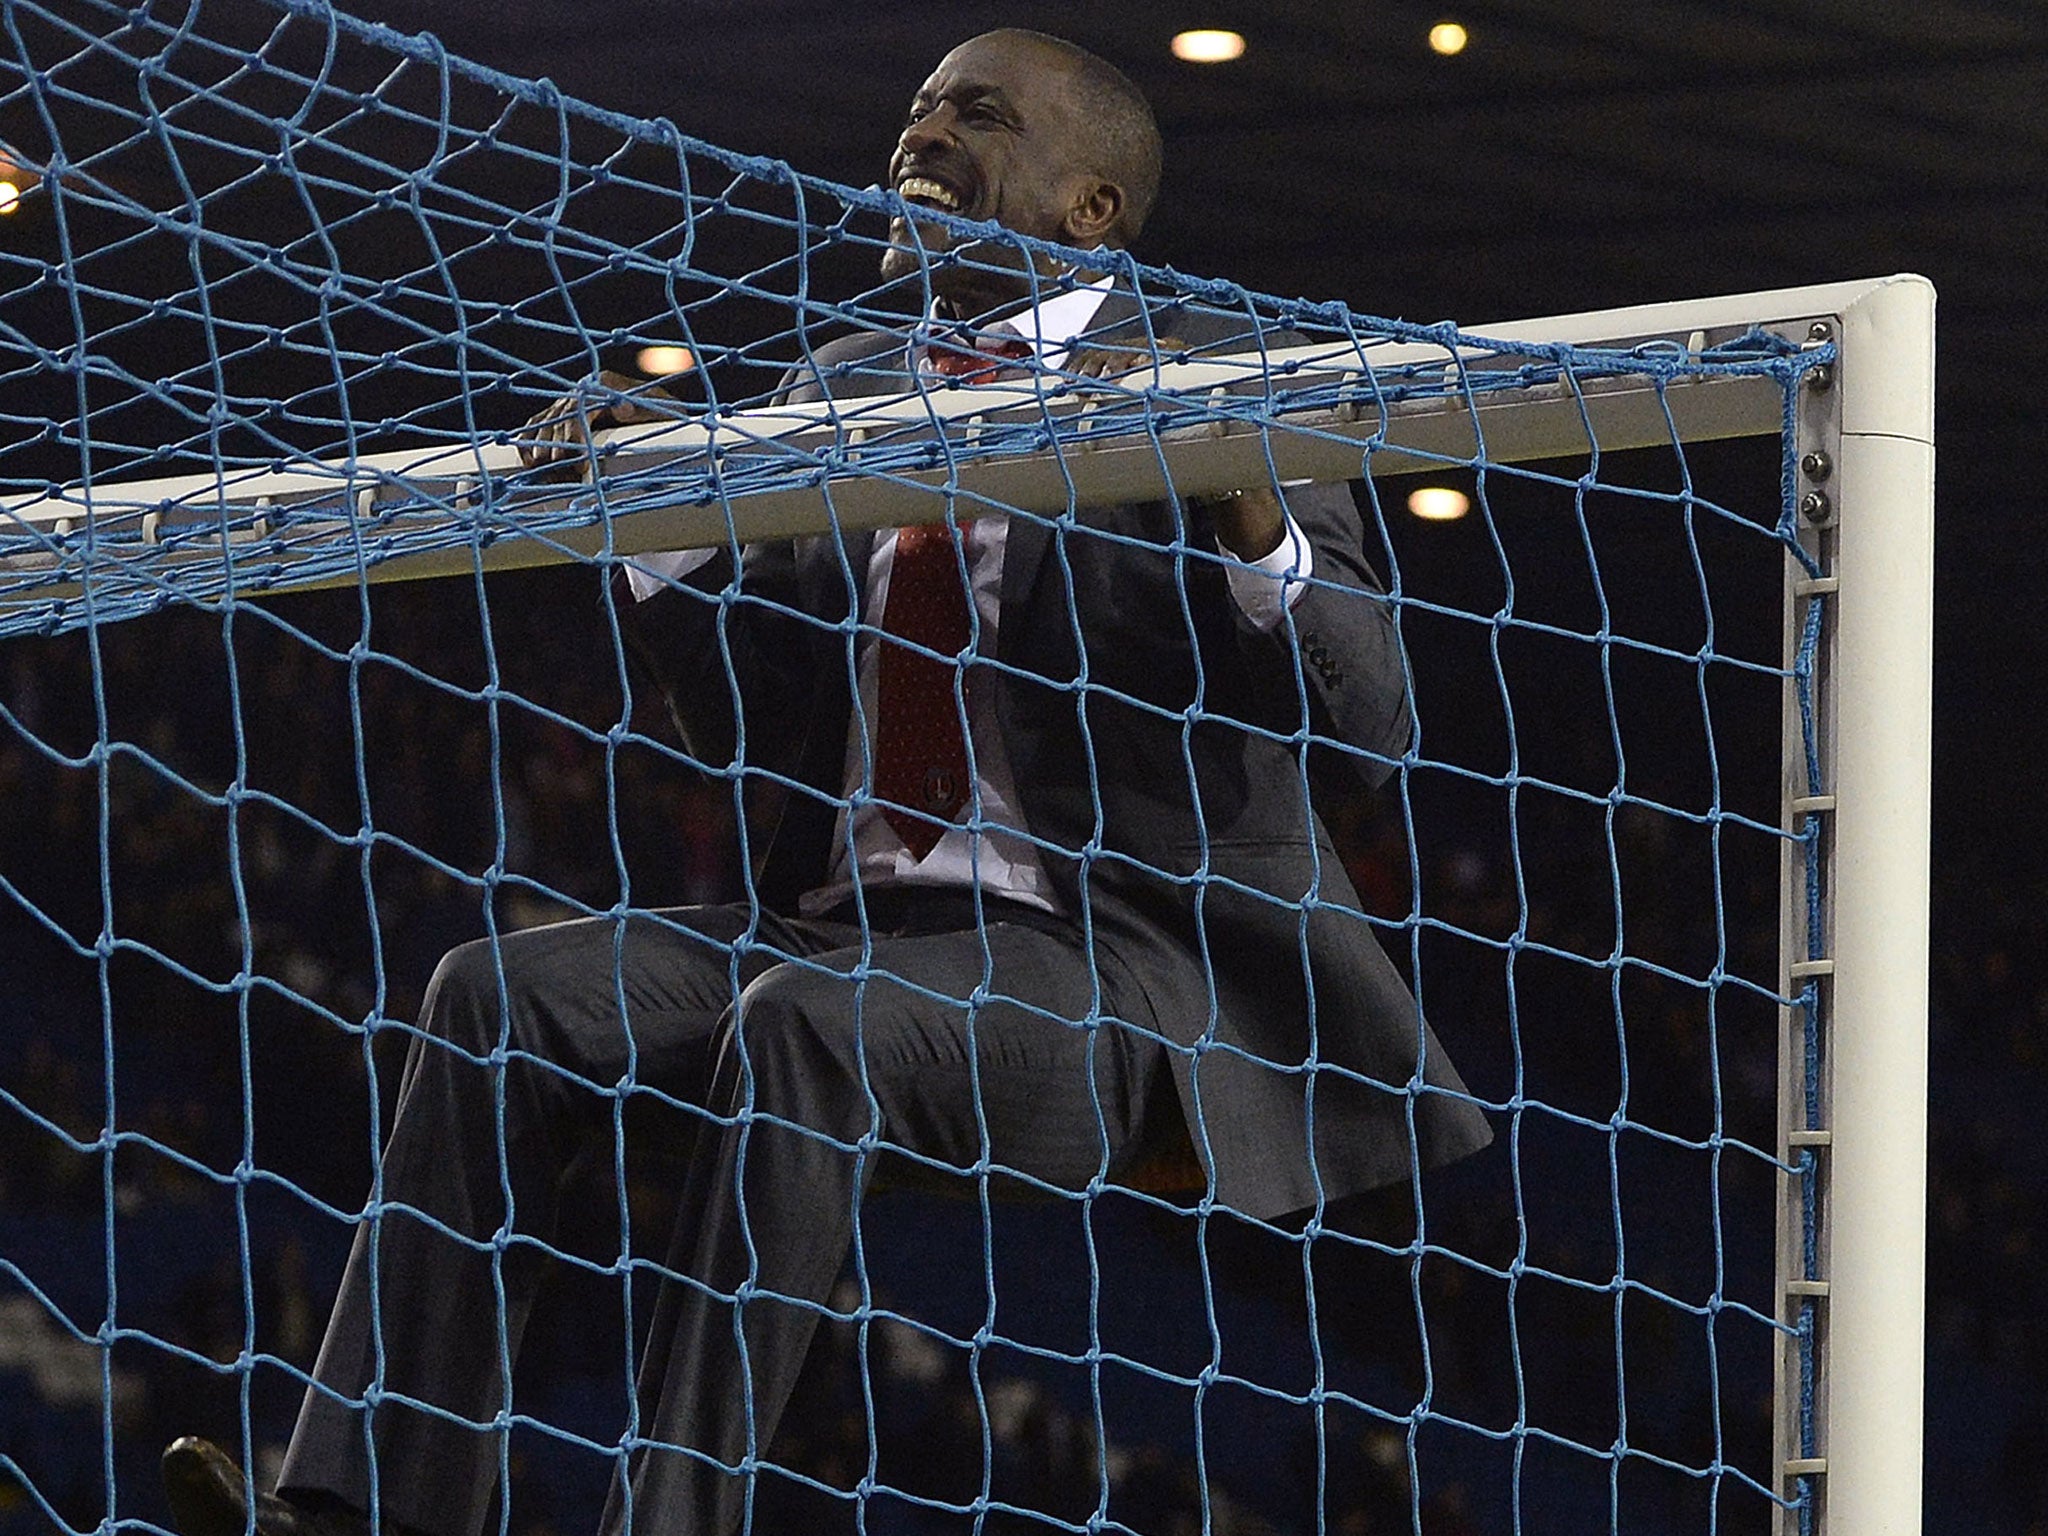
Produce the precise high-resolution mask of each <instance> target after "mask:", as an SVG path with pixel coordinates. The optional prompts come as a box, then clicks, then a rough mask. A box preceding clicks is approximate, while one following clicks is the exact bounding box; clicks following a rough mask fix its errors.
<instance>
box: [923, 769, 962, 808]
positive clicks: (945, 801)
mask: <svg viewBox="0 0 2048 1536" xmlns="http://www.w3.org/2000/svg"><path fill="white" fill-rule="evenodd" d="M958 788H959V786H958V785H957V784H956V783H955V782H954V779H953V772H952V770H951V769H949V768H943V767H940V766H938V765H936V764H934V765H933V766H932V767H929V768H927V769H925V771H924V808H925V809H926V810H928V811H945V810H949V809H951V807H952V805H953V797H954V794H955V793H956V791H957V790H958Z"/></svg>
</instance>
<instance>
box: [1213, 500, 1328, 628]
mask: <svg viewBox="0 0 2048 1536" xmlns="http://www.w3.org/2000/svg"><path fill="white" fill-rule="evenodd" d="M1281 515H1282V516H1283V517H1284V518H1286V535H1287V536H1286V537H1285V538H1283V539H1282V540H1281V541H1280V543H1279V545H1278V546H1277V547H1276V548H1275V549H1274V550H1273V552H1272V553H1271V554H1268V555H1261V556H1260V557H1259V558H1258V559H1256V560H1239V559H1237V558H1235V557H1234V556H1233V557H1228V558H1226V559H1225V560H1224V563H1223V574H1224V576H1225V577H1226V578H1227V579H1228V580H1229V582H1230V595H1231V596H1232V597H1234V598H1235V599H1237V606H1238V607H1239V608H1240V609H1242V610H1243V612H1244V616H1245V617H1246V618H1248V619H1250V620H1251V621H1252V625H1253V627H1254V628H1256V629H1261V630H1265V631H1267V632H1269V633H1270V632H1271V631H1273V630H1276V629H1278V628H1279V627H1280V620H1281V619H1282V618H1283V617H1284V616H1285V615H1286V613H1287V610H1288V609H1289V608H1292V607H1293V606H1294V605H1295V604H1296V603H1298V602H1300V601H1301V594H1302V593H1304V592H1306V591H1307V590H1308V578H1309V577H1310V576H1312V575H1313V574H1315V568H1316V552H1315V546H1314V545H1312V544H1310V543H1309V541H1308V538H1307V536H1306V535H1305V534H1303V533H1302V531H1301V529H1299V528H1298V527H1296V526H1295V522H1294V517H1293V515H1292V514H1291V513H1282V514H1281ZM1225 553H1226V556H1228V551H1226V552H1225Z"/></svg>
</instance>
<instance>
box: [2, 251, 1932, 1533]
mask: <svg viewBox="0 0 2048 1536" xmlns="http://www.w3.org/2000/svg"><path fill="white" fill-rule="evenodd" d="M1933 311H1934V295H1933V290H1932V288H1931V286H1930V285H1929V284H1928V283H1927V282H1926V281H1925V280H1924V279H1921V278H1918V277H1912V276H1899V277H1891V278H1885V279H1879V280H1872V281H1863V282H1852V283H1841V284H1833V285H1826V286H1819V287H1808V288H1794V289H1787V290H1781V291H1776V292H1769V293H1759V294H1748V295H1741V296H1735V297H1728V298H1719V299H1710V300H1703V301H1695V302H1677V303H1666V304H1656V305H1649V306H1644V307H1639V308H1630V309H1620V310H1612V311H1605V312H1598V313H1589V314H1579V315H1570V316H1563V317H1556V318H1550V319H1543V320H1533V321H1525V322H1518V323H1514V324H1504V325H1494V326H1474V327H1470V328H1466V329H1463V330H1459V331H1452V330H1450V329H1449V328H1448V327H1446V328H1444V329H1443V332H1442V339H1441V340H1403V341H1399V342H1390V341H1377V340H1375V341H1372V342H1370V343H1367V344H1359V343H1357V342H1355V341H1354V342H1351V343H1344V342H1341V341H1329V340H1325V341H1320V342H1317V343H1314V344H1312V345H1308V346H1303V347H1297V348H1293V349H1291V350H1289V351H1286V352H1277V351H1276V352H1269V353H1265V354H1257V353H1248V354H1243V355H1239V356H1234V357H1223V358H1202V359H1199V360H1170V359H1169V360H1162V361H1161V362H1159V363H1158V364H1157V365H1156V372H1154V371H1148V372H1146V373H1144V374H1141V375H1138V376H1132V377H1129V378H1126V379H1125V380H1124V381H1123V385H1124V388H1123V390H1122V391H1121V392H1118V391H1110V392H1107V393H1101V394H1077V393H1072V392H1066V391H1050V390H1048V388H1047V387H1046V384H1045V381H1044V380H1036V381H1026V382H1025V383H1022V384H1018V385H1005V384H998V385H990V386H986V387H978V388H969V389H959V390H954V391H948V392H934V393H931V394H929V395H925V394H920V395H917V396H910V397H901V398H890V399H880V400H858V401H849V402H842V403H837V404H830V405H815V406H805V407H784V408H774V409H759V410H745V411H739V412H734V413H731V414H706V413H702V412H698V413H696V414H693V415H690V416H689V417H688V418H687V419H684V420H681V421H678V422H674V423H661V424H657V425H650V426H636V427H630V428H624V429H620V430H617V431H614V432H611V433H608V434H605V435H604V436H603V438H602V439H601V441H600V444H599V448H598V450H597V451H598V453H599V454H601V455H602V456H604V460H605V463H606V467H607V471H608V472H607V474H606V475H605V476H604V477H603V478H601V479H600V480H598V481H597V482H596V483H595V484H594V485H585V484H577V485H569V486H563V485H555V486H532V485H528V484H525V483H523V482H522V481H521V480H520V479H519V478H518V477H517V472H518V467H519V466H518V457H517V448H516V446H515V444H514V443H513V442H512V441H511V438H512V436H513V435H514V434H510V433H501V434H498V436H497V439H496V440H493V441H484V442H478V443H461V444H442V445H439V446H436V447H433V448H431V449H428V450H409V451H399V452H380V453H376V454H371V455H365V456H362V457H358V458H355V459H351V460H348V461H347V462H340V463H331V464H306V463H301V464H294V465H290V466H288V467H284V468H277V469H272V468H268V467H264V468H256V469H246V470H245V469H229V468H223V469H222V470H221V471H220V472H218V473H214V474H206V475H192V476H182V477H177V478H172V479H160V480H153V481H147V482H129V483H107V484H90V485H79V484H72V485H66V486H53V487H52V488H50V489H49V490H48V491H46V492H45V493H44V494H42V495H40V496H15V497H13V498H11V499H9V500H7V501H5V502H0V633H7V632H8V631H9V628H10V622H9V621H10V620H13V621H17V622H19V621H21V620H22V617H23V616H24V615H26V614H30V613H33V612H49V611H53V610H52V605H53V604H54V605H60V606H61V605H76V604H79V603H81V602H82V603H83V604H84V605H85V606H86V607H88V608H90V607H92V606H93V605H94V604H95V603H98V602H105V601H108V600H112V601H113V604H114V607H116V608H121V607H122V606H123V605H126V606H127V607H129V608H133V607H137V606H149V605H153V604H155V603H160V602H164V601H183V600H187V599H192V600H198V601H202V602H204V601H211V600H214V599H216V598H218V597H219V596H220V595H222V594H224V593H226V592H228V591H230V590H232V591H234V592H236V593H243V594H261V593H263V592H268V591H279V590H286V589H292V588H298V587H306V586H317V585H335V584H340V583H352V582H354V581H356V580H358V579H362V578H367V579H370V580H385V579H396V578H403V577H416V576H429V575H435V574H445V573H451V572H463V573H468V572H471V571H474V570H476V569H478V568H480V567H482V568H499V567H515V566H527V565H535V564H542V563H548V562H553V561H560V560H565V559H572V558H577V557H582V556H590V555H594V554H598V553H608V554H610V555H614V556H618V555H630V554H635V553H640V552H645V551H651V550H662V549H676V548H684V547H692V546H706V545H724V544H726V543H728V542H729V541H734V540H737V541H741V542H744V541H747V540H750V539H754V538H761V537H773V536H790V535H796V534H804V533H818V532H826V531H829V530H830V529H832V528H833V527H834V526H837V527H839V528H840V529H842V530H853V529H858V528H872V527H881V526H888V525H895V524H904V523H909V522H917V521H929V520H936V519H939V518H942V517H944V516H946V515H948V513H949V511H950V510H951V509H953V508H954V507H956V506H960V507H963V508H964V507H965V506H966V505H967V504H969V503H979V502H982V501H986V502H988V503H989V504H991V505H993V504H995V503H996V502H998V501H999V502H1000V503H1001V504H1003V505H1006V506H1008V507H1013V508H1019V509H1022V510H1024V511H1027V512H1036V513H1043V514H1051V515H1057V514H1058V513H1060V512H1062V511H1065V510H1067V509H1069V508H1071V507H1074V506H1077V505H1089V504H1094V503H1099V502H1111V501H1126V500H1131V499H1135V498H1140V497H1146V496H1158V495H1162V494H1165V493H1166V488H1167V486H1168V484H1169V482H1170V484H1171V486H1172V488H1173V490H1174V491H1175V492H1177V493H1178V494H1180V495H1201V494H1205V493H1219V492H1223V491H1227V490H1230V489H1233V488H1237V487H1241V486H1243V485H1245V484H1248V483H1264V482H1265V481H1266V480H1267V478H1268V477H1269V476H1271V477H1277V478H1279V479H1282V480H1296V479H1322V480H1332V479H1342V480H1349V479H1354V478H1356V477H1357V476H1358V474H1359V469H1360V465H1361V459H1363V462H1364V465H1365V467H1366V469H1367V470H1368V471H1369V472H1370V473H1372V474H1373V475H1375V476H1378V475H1398V474H1402V473H1404V472H1411V471H1414V470H1417V469H1422V468H1428V467H1434V466H1436V465H1439V464H1442V463H1443V462H1445V461H1460V460H1467V461H1469V460H1471V459H1472V458H1473V456H1474V455H1475V454H1477V453H1479V452H1481V451H1482V450H1483V452H1484V454H1485V456H1486V460H1487V462H1489V463H1507V462H1519V461H1535V460H1544V459H1552V458H1560V457H1568V456H1574V455H1576V456H1581V457H1583V456H1584V455H1586V454H1587V453H1588V452H1589V451H1590V452H1598V453H1607V452H1614V451H1619V450H1623V449H1628V448H1636V447H1647V446H1654V445H1659V444H1667V443H1670V442H1672V441H1674V440H1677V441H1682V442H1687V443H1690V442H1696V441H1704V440H1710V439H1719V438H1729V437H1738V436H1771V437H1776V436H1779V435H1780V434H1782V433H1786V432H1789V433H1790V434H1791V436H1790V440H1789V442H1788V445H1787V463H1788V465H1789V466H1791V491H1790V494H1791V496H1792V498H1793V500H1794V502H1795V503H1796V505H1797V507H1798V526H1799V539H1800V543H1801V546H1802V548H1803V550H1804V552H1805V554H1806V556H1807V557H1808V558H1807V560H1806V561H1805V562H1801V561H1798V560H1793V559H1789V558H1788V560H1787V569H1786V576H1785V637H1786V647H1787V651H1786V663H1787V670H1788V672H1789V671H1790V670H1791V664H1792V661H1793V659H1794V657H1795V656H1796V655H1798V654H1799V653H1800V649H1801V647H1802V645H1805V644H1807V643H1809V642H1808V639H1807V637H1808V634H1809V628H1808V619H1809V615H1810V614H1811V613H1812V612H1813V610H1814V606H1815V605H1820V611H1821V614H1822V616H1823V617H1822V620H1821V622H1820V623H1819V625H1818V636H1819V639H1818V642H1817V644H1818V649H1817V651H1815V652H1814V653H1813V654H1812V655H1811V656H1810V661H1811V670H1810V688H1811V692H1810V696H1809V697H1808V698H1806V699H1801V698H1799V697H1797V696H1796V694H1797V688H1796V684H1795V683H1794V682H1793V681H1789V680H1788V682H1787V684H1786V701H1785V711H1784V719H1785V726H1784V730H1783V733H1782V740H1783V751H1784V762H1783V775H1782V781H1783V818H1784V819H1783V823H1782V825H1783V828H1784V829H1785V831H1786V832H1787V834H1788V836H1787V838H1786V841H1785V845H1784V846H1785V850H1786V851H1785V855H1784V859H1783V881H1782V888H1781V895H1780V932H1781V941H1782V942H1781V956H1782V957H1781V962H1780V977H1779V980H1780V991H1781V994H1782V996H1783V997H1784V998H1786V999H1790V1000H1792V1003H1793V1005H1792V1006H1787V1007H1783V1008H1782V1009H1781V1023H1780V1033H1779V1062H1778V1070H1779V1074H1780V1091H1779V1131H1780V1145H1779V1147H1778V1152H1779V1154H1780V1157H1781V1159H1782V1161H1783V1163H1784V1165H1785V1169H1784V1171H1783V1172H1781V1173H1780V1175H1779V1185H1780V1200H1779V1210H1780V1217H1779V1223H1778V1234H1777V1255H1778V1258H1777V1272H1778V1283H1777V1293H1778V1305H1779V1312H1778V1317H1779V1320H1780V1322H1781V1323H1782V1324H1784V1325H1785V1328H1784V1330H1783V1331H1782V1332H1781V1333H1780V1347H1779V1350H1778V1359H1777V1377H1778V1381H1777V1389H1778V1390H1777V1432H1776V1433H1777V1469H1776V1470H1777V1474H1778V1492H1779V1493H1780V1495H1781V1496H1782V1497H1784V1498H1785V1499H1787V1500H1800V1499H1802V1496H1803V1501H1804V1503H1805V1512H1806V1513H1807V1515H1808V1517H1809V1518H1810V1520H1811V1522H1812V1524H1811V1528H1812V1529H1813V1530H1816V1531H1821V1532H1834V1533H1839V1536H1906V1533H1912V1532H1917V1531H1918V1530H1919V1529H1920V1505H1921V1475H1920V1469H1921V1433H1922V1431H1921V1404H1922V1350H1923V1335H1924V1328H1923V1319H1924V1297H1923V1290H1924V1282H1925V1262H1924V1248H1925V1219H1924V1207H1925V1192H1926V1173H1925V1166H1926V1082H1927V1015H1926V997H1927V922H1928V828H1929V793H1930V790H1929V743H1930V716H1931V693H1932V596H1931V591H1932V544H1933V538H1932V523H1933V334H1934V332H1933ZM1759 331H1761V332H1767V333H1770V335H1772V336H1773V337H1776V338H1779V339H1780V340H1782V341H1783V342H1785V343H1788V344H1789V345H1790V346H1791V347H1792V348H1794V349H1803V350H1812V351H1818V350H1820V349H1824V348H1831V349H1832V360H1831V361H1828V362H1826V363H1824V364H1822V365H1819V366H1816V367H1813V368H1810V369H1808V370H1806V372H1805V373H1804V375H1803V382H1802V384H1801V386H1800V387H1799V390H1798V394H1797V398H1796V399H1793V400H1791V401H1789V402H1788V401H1787V399H1786V396H1785V394H1784V392H1783V390H1782V389H1781V388H1780V387H1779V385H1778V383H1777V382H1776V381H1774V380H1772V379H1770V378H1767V377H1763V376H1761V375H1759V374H1758V373H1756V372H1755V371H1746V372H1745V371H1741V370H1730V371H1728V372H1726V373H1725V374H1720V373H1716V372H1715V371H1714V370H1713V369H1712V368H1711V367H1709V368H1707V369H1704V370H1700V371H1694V372H1689V373H1687V374H1686V375H1684V376H1683V377H1677V378H1674V377H1671V376H1670V375H1669V374H1668V373H1666V372H1660V371H1659V370H1658V369H1657V368H1656V366H1655V364H1656V362H1657V360H1658V359H1659V358H1660V357H1664V358H1669V357H1682V358H1687V359H1693V360H1698V359H1700V358H1701V357H1702V356H1703V355H1707V354H1711V352H1712V350H1713V349H1714V348H1715V347H1717V346H1720V345H1722V344H1724V343H1726V342H1727V341H1729V340H1730V339H1731V338H1737V337H1741V336H1745V335H1749V334H1753V333H1756V332H1759ZM1573 349H1586V350H1587V351H1589V352H1598V353H1601V354H1603V355H1605V357H1606V359H1607V362H1606V363H1605V364H1602V363H1598V362H1595V363H1593V364H1591V365H1589V366H1586V367H1583V368H1581V367H1579V366H1576V365H1575V364H1574V362H1573V361H1572V358H1573V355H1574V354H1573ZM1546 359H1548V360H1549V362H1550V363H1551V364H1553V365H1555V374H1554V376H1552V377H1545V378H1539V379H1538V380H1537V381H1536V382H1534V383H1533V384H1531V385H1530V386H1529V387H1527V388H1517V389H1515V390H1513V391H1506V390H1502V391H1499V392H1494V391H1490V390H1487V389H1483V388H1475V387H1474V385H1475V383H1479V384H1483V383H1484V382H1485V379H1486V375H1487V374H1488V372H1489V371H1493V370H1500V369H1514V368H1524V367H1532V366H1534V367H1539V368H1540V366H1542V365H1544V363H1545V360H1546ZM1631 360H1633V361H1634V362H1635V363H1639V364H1640V365H1641V366H1640V367H1636V366H1631V365H1630V364H1631ZM1403 371H1405V376H1406V377H1409V378H1415V377H1419V376H1425V375H1430V374H1432V373H1433V374H1434V377H1435V379H1436V386H1435V387H1434V388H1431V389H1423V390H1415V391H1408V392H1403V391H1389V390H1388V389H1387V388H1386V387H1385V381H1386V380H1387V379H1388V378H1389V377H1390V376H1392V375H1394V374H1396V373H1402V372H1403ZM1275 380H1285V381H1286V395H1285V397H1284V398H1282V399H1279V400H1277V401H1276V400H1275V399H1274V398H1273V397H1272V396H1271V394H1270V391H1269V386H1270V385H1271V384H1272V382H1273V381H1275ZM1148 391H1149V393H1148ZM1168 392H1170V398H1171V399H1172V400H1174V401H1177V402H1181V403H1184V404H1188V405H1192V406H1196V407H1201V406H1204V405H1206V406H1207V407H1208V408H1209V409H1207V410H1206V411H1203V410H1196V411H1195V412H1194V413H1193V414H1192V415H1190V416H1188V417H1187V418H1186V419H1175V420H1168V421H1166V422H1165V424H1164V425H1163V426H1162V424H1161V421H1160V419H1159V418H1157V417H1155V416H1154V414H1153V411H1154V408H1155V407H1156V406H1157V405H1158V403H1159V401H1160V400H1162V399H1165V398H1169V394H1168ZM1247 392H1249V393H1251V394H1253V395H1259V396H1260V397H1261V404H1262V407H1263V409H1262V411H1261V412H1260V413H1259V414H1258V416H1257V417H1256V419H1254V417H1253V416H1252V414H1251V413H1249V412H1246V413H1242V414H1235V415H1234V414H1232V412H1231V411H1230V410H1229V409H1228V407H1229V405H1230V403H1231V401H1232V400H1233V398H1239V399H1241V398H1244V397H1245V396H1246V394H1247ZM1134 405H1135V406H1136V407H1137V409H1135V410H1133V409H1132V407H1133V406H1134ZM1055 427H1056V428H1057V430H1055ZM1048 444H1050V445H1051V446H1048ZM920 452H922V453H923V457H922V459H920V458H919V456H918V455H919V453H920ZM764 467H765V468H769V469H773V470H775V471H776V472H775V473H773V474H770V475H759V476H756V475H752V474H751V471H752V470H754V469H760V468H764ZM877 468H879V469H880V473H876V470H877ZM613 469H616V470H617V471H619V473H617V474H613V473H611V472H610V471H611V470H613ZM740 469H746V470H748V471H749V472H750V473H749V475H748V476H746V477H736V471H737V470H740ZM740 478H744V480H745V483H744V485H741V484H740V483H739V479H740ZM978 509H979V508H978V507H977V510H978ZM69 611H70V612H71V613H72V614H73V615H74V618H75V615H76V613H77V611H78V610H77V608H76V607H72V608H71V609H70V610H69ZM1809 744H1810V745H1811V748H1812V752H1811V756H1810V758H1809V753H1808V747H1809ZM1810 857H1812V858H1817V860H1818V862H1817V863H1816V864H1815V865H1814V867H1813V868H1811V869H1809V867H1808V859H1809V858H1810ZM1810 894H1811V895H1812V896H1813V898H1814V900H1813V901H1812V902H1810V901H1809V895H1810ZM1808 1404H1810V1407H1808V1406H1807V1405H1808ZM1800 1517H1801V1510H1800V1509H1798V1508H1787V1509H1784V1510H1782V1511H1781V1517H1780V1524H1781V1528H1782V1529H1783V1530H1785V1531H1788V1532H1791V1531H1797V1530H1799V1529H1800V1528H1801V1518H1800Z"/></svg>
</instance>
